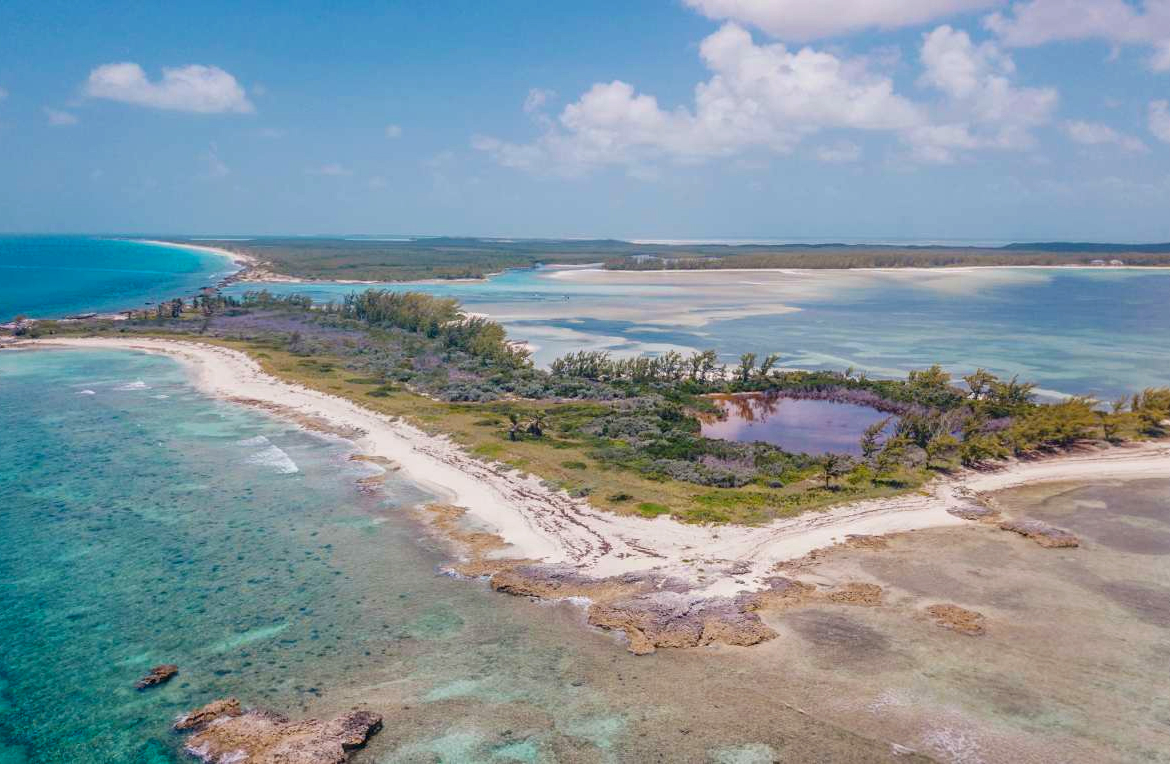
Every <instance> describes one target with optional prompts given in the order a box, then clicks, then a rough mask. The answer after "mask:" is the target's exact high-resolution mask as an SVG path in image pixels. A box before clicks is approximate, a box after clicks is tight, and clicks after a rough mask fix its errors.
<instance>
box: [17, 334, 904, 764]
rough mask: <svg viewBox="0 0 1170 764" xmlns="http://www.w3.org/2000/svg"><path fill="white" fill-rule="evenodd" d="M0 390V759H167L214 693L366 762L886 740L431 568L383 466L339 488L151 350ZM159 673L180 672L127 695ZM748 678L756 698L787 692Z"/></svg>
mask: <svg viewBox="0 0 1170 764" xmlns="http://www.w3.org/2000/svg"><path fill="white" fill-rule="evenodd" d="M0 392H2V394H0V431H2V432H4V433H5V436H4V437H3V438H0V595H2V596H0V635H2V638H0V762H2V764H31V763H33V762H37V763H39V762H46V763H49V762H51V763H53V764H91V763H92V764H99V763H102V764H105V763H108V762H126V763H127V764H130V763H134V764H141V763H143V762H147V763H149V762H166V761H177V760H179V758H180V757H181V754H180V753H179V748H180V745H181V738H180V737H179V736H178V735H177V734H175V733H172V732H170V730H169V724H170V721H171V720H172V719H173V717H174V716H175V715H177V714H179V713H181V712H183V711H185V710H188V709H190V708H193V707H195V706H198V705H200V704H203V703H206V702H207V701H209V700H211V699H213V698H216V697H222V696H224V695H228V694H235V695H237V696H239V697H240V698H241V699H242V700H243V701H244V702H245V703H246V704H249V705H253V704H255V705H262V706H267V707H271V708H274V709H277V710H280V711H283V712H286V713H290V714H292V715H296V716H299V715H302V714H321V715H330V714H333V713H337V712H339V711H341V710H344V709H348V708H351V707H353V706H355V705H362V706H365V707H369V708H374V709H376V710H378V711H380V712H382V713H384V714H386V716H387V723H386V729H385V730H383V732H381V733H380V734H379V735H378V736H377V737H376V738H375V739H374V741H373V743H372V744H371V746H370V747H369V749H368V750H366V751H364V752H363V753H362V754H361V755H360V756H359V757H357V759H356V761H358V762H362V763H363V764H371V763H373V762H376V763H378V764H396V763H399V762H447V763H448V764H462V763H463V762H558V761H560V762H585V761H589V762H593V761H602V762H605V761H611V762H616V761H655V760H658V759H659V758H660V757H661V754H662V753H663V752H665V751H671V752H673V754H674V755H675V756H676V757H677V758H674V759H663V760H677V761H749V762H755V761H770V760H771V758H768V757H771V756H775V755H780V753H781V752H784V753H785V754H786V755H792V756H795V757H797V758H802V757H808V756H811V755H813V754H814V752H815V753H816V754H818V755H833V754H836V755H838V756H840V757H841V758H840V759H839V760H843V761H844V760H866V757H868V756H873V755H877V753H878V752H882V751H884V750H885V748H886V743H885V742H884V741H880V740H868V739H866V738H863V737H859V736H857V735H855V734H853V733H848V732H845V731H842V730H839V729H838V728H836V727H833V726H831V725H827V724H822V723H820V722H816V721H813V720H809V719H807V718H806V717H804V716H803V715H802V714H800V713H798V712H796V711H793V710H791V709H789V708H787V707H785V706H783V705H766V706H761V707H759V708H757V710H756V711H755V712H753V713H752V714H745V713H743V712H742V708H741V707H740V706H739V705H738V701H736V698H741V697H743V684H742V683H743V677H744V676H745V673H744V672H745V671H747V670H748V668H747V667H746V666H744V665H743V664H741V663H740V662H739V659H738V656H737V655H735V654H721V653H716V654H711V653H705V654H700V653H696V654H695V655H693V656H692V655H690V654H678V653H675V654H672V655H658V656H652V657H650V658H636V657H633V656H630V655H628V654H626V652H625V650H624V649H623V648H622V647H621V646H620V645H618V644H616V643H615V642H614V640H613V638H612V637H610V636H609V635H607V634H603V633H600V632H596V631H592V630H589V629H586V628H585V627H584V624H583V619H584V616H583V612H582V610H581V609H580V608H579V607H577V606H575V605H571V604H559V605H548V604H545V605H536V604H533V603H530V602H528V601H527V600H526V599H523V598H516V597H509V596H506V595H502V594H493V593H491V592H488V591H486V586H485V585H484V584H483V583H482V582H468V581H462V580H458V579H456V578H452V577H449V576H447V575H443V574H442V573H441V572H440V569H439V566H440V565H441V564H442V563H444V562H446V561H448V560H449V557H448V556H447V554H446V553H445V551H444V550H443V549H442V548H441V546H439V545H438V544H437V542H435V541H433V540H432V538H431V537H430V536H429V535H428V534H426V533H425V531H424V529H423V527H422V526H421V525H420V524H419V523H418V522H417V521H416V519H415V516H414V514H413V513H412V512H411V511H409V510H408V509H407V508H408V507H409V506H412V505H415V504H416V503H418V502H420V501H425V500H427V499H428V498H429V497H428V496H427V495H426V494H425V493H423V492H422V491H420V490H419V489H418V488H416V487H414V486H413V485H412V484H411V483H409V482H407V481H406V480H403V479H401V478H400V477H398V476H396V475H393V474H391V475H390V476H388V480H387V482H386V485H385V489H384V491H383V492H382V493H381V494H371V493H367V492H363V491H361V490H359V488H358V486H357V484H356V480H357V479H358V478H360V477H362V476H364V475H368V474H370V473H369V470H370V469H371V467H369V466H368V465H365V464H363V463H355V462H351V461H349V460H348V459H347V456H348V454H350V453H351V452H352V446H351V445H349V444H348V443H347V442H346V441H343V440H340V439H334V438H324V437H319V436H316V435H312V434H308V433H306V432H304V431H302V430H299V429H297V428H295V427H292V426H290V425H285V424H282V423H280V422H278V421H276V420H273V419H271V418H269V417H267V416H266V415H262V414H260V413H258V412H255V411H252V410H250V409H246V408H242V407H240V406H238V405H235V404H230V403H225V402H218V401H215V400H211V399H209V398H206V397H204V396H203V395H201V394H200V393H198V392H197V391H195V390H194V389H193V388H192V387H191V386H190V385H189V384H188V382H187V381H186V378H185V374H184V371H183V369H182V368H181V367H180V366H179V365H178V364H177V363H175V362H174V361H172V360H170V359H167V358H162V357H155V356H148V355H144V354H138V353H133V352H123V351H96V350H83V351H82V350H45V351H4V352H0ZM163 662H173V663H176V664H178V665H179V667H180V673H179V675H178V676H177V677H176V678H175V679H173V680H172V681H171V682H169V683H168V684H166V685H164V686H162V687H159V688H156V689H153V690H150V691H147V692H138V691H136V690H134V689H133V684H134V682H135V680H137V679H138V678H139V677H140V676H141V675H142V674H144V673H145V672H146V671H147V670H148V669H149V668H150V667H151V666H152V665H155V664H158V663H163ZM752 673H753V675H754V676H755V677H756V679H755V680H754V681H755V682H756V684H755V685H754V689H753V692H756V693H774V692H777V691H780V692H783V690H782V689H780V688H783V687H785V686H786V685H788V684H789V683H790V677H788V676H787V672H786V671H784V670H783V667H782V666H779V665H777V666H774V667H771V668H767V667H765V668H764V669H762V670H761V669H758V668H757V669H752ZM680 686H688V687H690V686H702V687H704V688H705V690H704V693H698V694H695V693H679V692H677V688H678V687H680ZM761 697H762V696H761ZM712 698H715V699H720V700H717V701H716V702H714V704H713V705H712V702H711V700H710V699H712ZM680 729H683V730H686V732H685V733H680V732H679V730H680ZM761 751H762V752H763V753H761ZM744 752H746V755H748V758H743V757H742V755H744ZM850 757H860V758H850Z"/></svg>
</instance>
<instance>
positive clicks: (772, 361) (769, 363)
mask: <svg viewBox="0 0 1170 764" xmlns="http://www.w3.org/2000/svg"><path fill="white" fill-rule="evenodd" d="M779 360H780V354H779V353H769V354H768V355H767V356H765V357H764V360H763V361H761V362H760V370H759V371H758V372H757V376H758V377H759V378H760V379H767V378H768V372H770V371H771V370H772V367H773V366H775V365H776V362H777V361H779Z"/></svg>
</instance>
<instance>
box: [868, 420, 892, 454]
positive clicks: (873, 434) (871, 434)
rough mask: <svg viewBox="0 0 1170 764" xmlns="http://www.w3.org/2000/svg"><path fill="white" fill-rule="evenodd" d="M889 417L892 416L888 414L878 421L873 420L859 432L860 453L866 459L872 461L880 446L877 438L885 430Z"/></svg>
mask: <svg viewBox="0 0 1170 764" xmlns="http://www.w3.org/2000/svg"><path fill="white" fill-rule="evenodd" d="M891 419H893V417H889V416H888V417H886V418H885V419H883V420H882V421H880V422H874V423H873V424H871V425H870V426H869V427H866V428H865V431H864V432H862V433H861V455H862V456H863V457H864V458H865V460H866V461H872V460H873V457H874V455H875V454H877V452H878V449H880V448H881V443H880V442H879V440H878V439H879V438H881V436H882V433H883V432H885V430H886V425H888V424H889V423H890V420H891Z"/></svg>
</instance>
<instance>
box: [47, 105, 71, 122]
mask: <svg viewBox="0 0 1170 764" xmlns="http://www.w3.org/2000/svg"><path fill="white" fill-rule="evenodd" d="M45 118H46V119H48V120H49V124H50V125H52V126H53V127H68V126H69V125H76V124H77V117H76V116H74V115H73V114H70V113H69V112H67V111H62V110H60V109H53V108H49V107H47V106H46V107H45Z"/></svg>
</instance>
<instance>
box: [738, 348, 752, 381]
mask: <svg viewBox="0 0 1170 764" xmlns="http://www.w3.org/2000/svg"><path fill="white" fill-rule="evenodd" d="M754 368H756V354H755V353H744V354H743V355H741V356H740V357H739V368H738V369H737V370H736V374H738V375H739V381H740V382H743V383H744V384H745V385H746V384H747V383H748V381H749V380H750V379H751V378H752V369H754Z"/></svg>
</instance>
